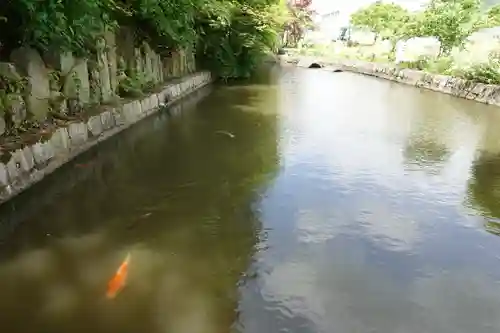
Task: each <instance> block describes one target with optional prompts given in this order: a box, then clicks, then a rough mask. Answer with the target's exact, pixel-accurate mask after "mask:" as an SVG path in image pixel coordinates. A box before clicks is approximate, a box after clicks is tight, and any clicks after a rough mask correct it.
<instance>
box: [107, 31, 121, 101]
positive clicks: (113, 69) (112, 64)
mask: <svg viewBox="0 0 500 333" xmlns="http://www.w3.org/2000/svg"><path fill="white" fill-rule="evenodd" d="M104 39H105V41H106V56H107V59H108V67H109V83H110V87H111V92H112V94H113V95H116V91H117V90H118V75H117V74H118V60H117V59H118V57H117V53H116V35H115V32H114V31H109V30H108V31H106V32H105V33H104Z"/></svg>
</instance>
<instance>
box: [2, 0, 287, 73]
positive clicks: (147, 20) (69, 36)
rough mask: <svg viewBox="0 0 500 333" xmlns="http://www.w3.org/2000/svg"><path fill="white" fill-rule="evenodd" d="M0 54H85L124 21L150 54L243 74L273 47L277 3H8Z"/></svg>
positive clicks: (280, 8) (280, 17) (280, 16)
mask: <svg viewBox="0 0 500 333" xmlns="http://www.w3.org/2000/svg"><path fill="white" fill-rule="evenodd" d="M0 18H2V20H0V29H1V30H2V31H3V32H4V33H2V35H1V36H0V45H1V46H0V49H1V50H2V52H8V51H9V50H11V49H13V48H15V47H17V46H19V45H21V44H22V45H26V46H31V47H35V48H37V49H38V50H40V51H42V52H43V51H46V50H48V49H56V50H60V51H71V52H74V53H75V54H77V55H81V56H86V55H88V54H89V53H92V51H93V47H94V46H95V45H96V40H97V39H98V38H99V37H100V36H102V33H103V31H105V30H106V29H113V28H116V27H118V26H126V27H128V28H131V30H133V31H134V33H135V35H136V37H137V40H138V41H139V42H140V41H142V40H147V41H150V42H151V43H150V44H151V46H152V47H154V48H155V49H156V50H157V51H158V52H160V53H161V52H169V51H172V50H177V49H181V48H190V49H195V50H197V51H198V58H199V59H200V60H201V62H202V64H203V65H204V66H208V67H209V68H210V69H212V70H214V71H216V72H217V73H218V74H220V75H222V76H225V77H240V76H248V75H249V73H250V72H251V70H252V69H253V68H254V67H255V65H256V64H257V63H258V61H259V57H260V56H261V55H262V54H263V53H265V52H267V51H268V50H269V49H272V48H274V47H275V46H276V43H277V41H278V36H279V34H280V32H281V30H282V29H283V26H284V23H285V20H286V6H285V2H284V0H44V1H39V0H12V1H7V2H6V3H5V4H4V5H3V6H1V8H0Z"/></svg>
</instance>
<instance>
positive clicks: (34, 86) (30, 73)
mask: <svg viewBox="0 0 500 333" xmlns="http://www.w3.org/2000/svg"><path fill="white" fill-rule="evenodd" d="M11 59H12V62H14V63H15V65H16V68H17V69H18V70H19V71H20V72H21V73H22V74H23V75H24V76H26V78H27V80H28V87H27V93H28V94H27V99H26V103H27V108H28V112H30V113H31V114H32V115H33V117H34V118H35V119H36V120H38V121H43V120H45V119H46V118H47V113H48V111H49V98H50V86H49V76H48V71H47V68H46V67H45V63H44V62H43V60H42V57H40V55H39V54H38V52H37V51H36V50H34V49H32V48H29V47H21V48H18V49H16V50H14V51H13V52H12V54H11Z"/></svg>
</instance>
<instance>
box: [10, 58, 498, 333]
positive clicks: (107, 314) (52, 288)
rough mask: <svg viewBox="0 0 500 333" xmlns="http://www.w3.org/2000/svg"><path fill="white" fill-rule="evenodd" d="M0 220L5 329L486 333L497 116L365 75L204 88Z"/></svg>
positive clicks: (298, 76) (312, 75)
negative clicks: (119, 287)
mask: <svg viewBox="0 0 500 333" xmlns="http://www.w3.org/2000/svg"><path fill="white" fill-rule="evenodd" d="M227 132H229V133H230V134H232V135H230V134H228V133H227ZM233 136H234V137H233ZM1 219H2V225H1V228H2V230H1V234H2V240H3V242H2V244H1V247H0V327H1V331H2V332H4V331H5V332H8V333H18V332H19V333H21V332H22V333H31V332H33V333H34V332H37V333H45V332H47V333H49V332H50V333H59V332H64V333H67V332H72V333H78V332H85V333H88V332H93V333H99V332H103V333H104V332H105V333H112V332H117V333H118V332H119V333H126V332H131V333H132V332H133V333H137V332H143V333H146V332H151V333H156V332H162V333H163V332H165V333H222V332H241V333H267V332H269V333H274V332H293V333H302V332H304V333H309V332H311V333H312V332H321V333H323V332H325V333H331V332H342V333H358V332H361V333H367V332H377V333H378V332H380V333H393V332H394V333H400V332H404V333H423V332H429V333H448V332H449V333H460V332H463V333H471V332H473V333H482V332H498V331H499V330H500V316H499V313H500V238H499V237H498V236H496V234H498V233H500V111H499V110H498V109H495V108H491V107H487V106H485V105H480V104H476V103H473V102H468V101H464V100H459V99H455V98H452V97H449V96H444V95H439V94H436V93H432V92H428V91H419V90H417V89H415V88H412V87H406V86H402V85H398V84H395V83H390V82H387V81H382V80H378V79H374V78H368V77H362V76H356V75H354V74H349V73H330V72H326V71H318V70H307V69H293V68H285V69H282V70H280V69H274V70H273V71H271V72H269V73H268V75H265V76H263V77H261V78H260V80H257V81H255V82H253V83H250V84H248V85H238V86H231V87H219V88H214V89H213V90H211V89H209V90H203V91H201V92H199V93H198V94H197V95H196V96H193V97H192V98H190V99H188V100H186V102H185V103H183V104H180V105H179V106H178V107H177V108H175V109H173V110H171V112H170V114H169V113H167V112H164V113H162V114H159V115H158V116H154V117H152V118H150V119H147V120H145V121H143V122H141V123H140V124H138V125H137V126H135V127H133V128H131V129H130V130H128V131H127V132H125V133H122V135H120V136H118V137H116V138H113V139H111V140H110V141H108V142H106V143H104V144H103V145H102V146H100V147H99V148H98V149H95V150H93V151H91V152H89V153H88V154H86V155H85V156H82V157H81V158H79V159H78V160H76V161H74V163H72V164H71V165H68V166H66V167H64V168H63V169H62V170H61V171H60V172H58V173H57V174H55V175H53V176H52V177H50V178H49V179H48V180H47V181H45V182H43V183H42V184H41V186H37V187H35V188H34V189H32V190H31V191H29V192H27V193H26V194H25V195H22V196H21V197H19V198H18V199H16V200H14V201H13V202H11V203H9V204H7V205H5V206H4V207H2V212H1ZM127 252H130V253H131V256H132V258H131V263H130V276H129V279H128V284H127V286H126V288H125V289H124V290H123V292H122V293H120V294H119V295H118V297H117V298H116V299H114V300H108V299H106V298H105V292H106V285H107V281H108V280H109V278H110V277H111V276H112V275H113V273H114V271H115V270H116V268H117V267H118V265H119V264H120V262H121V261H122V260H123V258H124V257H125V255H126V253H127Z"/></svg>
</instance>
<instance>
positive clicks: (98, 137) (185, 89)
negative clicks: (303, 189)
mask: <svg viewBox="0 0 500 333" xmlns="http://www.w3.org/2000/svg"><path fill="white" fill-rule="evenodd" d="M211 80H212V78H211V75H210V73H208V72H201V73H196V74H192V75H189V76H186V77H184V78H182V79H179V80H177V81H176V82H174V83H171V84H167V85H166V86H164V88H163V89H161V91H160V92H158V93H154V94H151V95H149V96H147V97H145V98H143V99H140V100H133V101H129V102H126V103H124V104H121V105H120V106H118V107H108V108H106V109H105V110H104V111H103V112H101V113H99V114H97V115H94V116H91V117H89V118H88V120H87V121H86V122H72V123H69V125H68V126H66V127H61V128H58V129H56V130H55V131H54V132H53V133H52V134H51V135H50V136H49V137H48V138H47V139H45V140H43V141H39V142H36V143H34V144H32V145H28V146H25V147H23V148H19V149H17V150H15V151H13V152H12V153H11V154H10V157H9V159H8V160H7V161H3V163H2V162H0V203H3V202H5V201H7V200H9V199H11V198H12V197H14V196H15V195H17V194H19V193H20V192H22V191H23V190H25V189H27V188H28V187H30V186H31V185H33V184H35V183H37V182H38V181H40V180H42V179H43V178H44V177H45V176H46V175H48V174H50V173H52V172H53V171H54V170H56V169H57V168H59V167H60V166H62V165H63V164H65V163H67V162H68V161H70V160H71V159H73V158H74V157H76V156H77V155H79V154H81V153H82V152H84V151H86V150H88V149H89V148H91V147H92V146H94V145H96V144H97V143H99V142H101V141H103V140H106V139H107V138H109V137H110V136H112V135H114V134H116V133H118V132H120V131H122V130H123V129H125V128H127V127H129V126H130V125H132V124H134V123H136V122H138V121H139V120H141V119H143V118H145V117H147V116H149V115H151V114H153V113H155V112H157V111H158V110H159V109H160V106H168V105H169V104H170V103H172V102H174V101H176V100H178V99H180V98H182V97H183V96H185V95H187V94H189V93H191V92H193V91H194V90H196V89H199V88H201V87H203V86H205V85H206V84H208V83H210V82H211Z"/></svg>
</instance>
